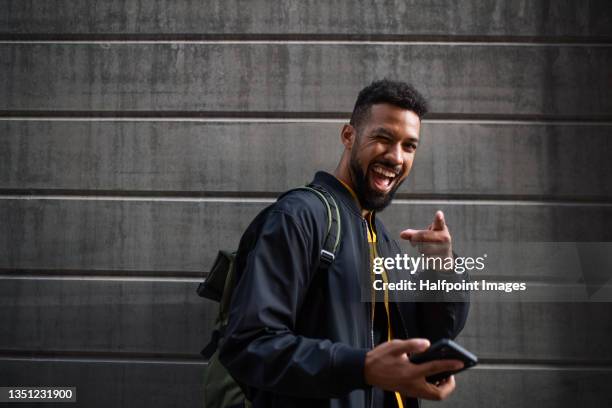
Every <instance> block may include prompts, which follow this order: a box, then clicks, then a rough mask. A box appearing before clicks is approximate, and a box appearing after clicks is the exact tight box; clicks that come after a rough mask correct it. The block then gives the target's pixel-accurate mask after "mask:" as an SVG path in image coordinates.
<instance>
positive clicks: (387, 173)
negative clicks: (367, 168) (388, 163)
mask: <svg viewBox="0 0 612 408" xmlns="http://www.w3.org/2000/svg"><path fill="white" fill-rule="evenodd" d="M373 170H374V171H375V172H377V173H378V174H382V175H383V176H385V177H389V178H394V177H395V176H396V174H395V173H393V172H391V171H388V170H385V169H383V168H380V167H374V169H373Z"/></svg>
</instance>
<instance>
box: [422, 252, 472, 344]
mask: <svg viewBox="0 0 612 408" xmlns="http://www.w3.org/2000/svg"><path fill="white" fill-rule="evenodd" d="M453 256H454V257H455V258H456V257H457V254H455V253H453ZM422 279H430V280H438V279H445V280H447V281H456V282H460V281H461V280H465V281H466V282H469V275H468V273H467V272H465V273H463V274H456V273H454V272H451V273H445V272H436V271H425V276H423V277H422ZM439 299H440V301H438V302H421V303H418V304H417V319H418V325H419V329H420V332H421V336H423V337H425V338H427V339H429V340H430V341H431V342H432V343H433V342H434V341H436V340H439V339H443V338H448V339H454V338H455V337H457V336H458V335H459V333H460V332H461V330H463V327H464V326H465V322H466V321H467V316H468V311H469V309H470V295H469V291H465V292H458V293H457V294H453V295H452V296H450V298H449V297H447V296H446V295H444V294H441V295H440V296H439Z"/></svg>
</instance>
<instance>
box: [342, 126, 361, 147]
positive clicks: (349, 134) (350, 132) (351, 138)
mask: <svg viewBox="0 0 612 408" xmlns="http://www.w3.org/2000/svg"><path fill="white" fill-rule="evenodd" d="M356 139H357V130H356V129H355V128H354V127H353V126H351V125H350V124H348V123H347V124H345V125H344V126H343V127H342V132H340V140H341V141H342V144H343V145H344V147H345V149H346V150H351V149H352V147H353V144H355V140H356Z"/></svg>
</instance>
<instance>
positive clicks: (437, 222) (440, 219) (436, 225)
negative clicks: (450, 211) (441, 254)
mask: <svg viewBox="0 0 612 408" xmlns="http://www.w3.org/2000/svg"><path fill="white" fill-rule="evenodd" d="M445 226H446V221H445V220H444V213H443V212H442V211H440V210H438V211H436V215H435V216H434V221H433V229H434V231H444V227H445Z"/></svg>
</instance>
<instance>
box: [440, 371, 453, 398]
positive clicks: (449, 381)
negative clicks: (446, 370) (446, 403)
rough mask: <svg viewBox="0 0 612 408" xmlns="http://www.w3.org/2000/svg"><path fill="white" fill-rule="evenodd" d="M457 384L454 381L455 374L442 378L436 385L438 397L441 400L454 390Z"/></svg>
mask: <svg viewBox="0 0 612 408" xmlns="http://www.w3.org/2000/svg"><path fill="white" fill-rule="evenodd" d="M456 386H457V384H456V383H455V376H454V375H451V376H450V377H448V378H446V379H444V381H443V382H441V383H440V384H439V385H437V386H436V388H437V389H438V397H439V399H441V400H443V399H446V398H447V397H448V396H449V395H450V394H451V393H452V392H453V391H454V390H455V387H456Z"/></svg>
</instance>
